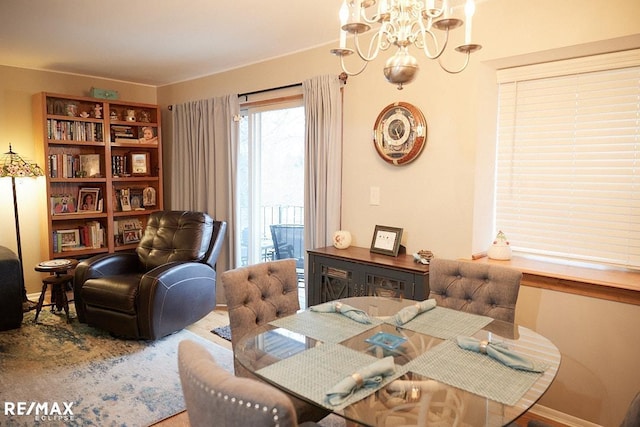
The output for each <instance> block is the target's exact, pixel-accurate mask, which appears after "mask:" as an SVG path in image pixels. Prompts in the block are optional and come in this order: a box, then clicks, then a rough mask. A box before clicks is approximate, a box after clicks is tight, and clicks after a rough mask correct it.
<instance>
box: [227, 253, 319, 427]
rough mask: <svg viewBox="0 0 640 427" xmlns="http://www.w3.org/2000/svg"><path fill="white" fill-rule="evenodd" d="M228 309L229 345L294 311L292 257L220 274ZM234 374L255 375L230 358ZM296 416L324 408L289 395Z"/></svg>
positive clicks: (308, 417)
mask: <svg viewBox="0 0 640 427" xmlns="http://www.w3.org/2000/svg"><path fill="white" fill-rule="evenodd" d="M220 281H221V282H222V287H223V289H224V295H225V298H226V301H227V311H228V312H229V326H230V327H231V346H232V347H233V349H234V351H235V350H236V345H237V344H238V342H240V340H241V338H242V337H243V336H245V335H246V334H247V333H249V332H250V331H252V330H254V329H255V328H257V327H259V326H261V325H264V324H265V323H269V322H271V321H272V320H275V319H278V318H281V317H284V316H289V315H292V314H295V313H296V312H297V311H298V310H299V309H300V302H299V300H298V279H297V275H296V261H295V259H292V258H291V259H283V260H276V261H269V262H263V263H260V264H253V265H249V266H245V267H239V268H236V269H234V270H228V271H225V272H223V273H221V274H220ZM234 368H235V373H236V376H241V377H248V378H254V379H257V377H256V376H255V375H253V374H252V373H251V372H249V371H248V370H247V369H245V368H244V367H243V366H242V365H240V363H239V362H238V360H237V359H234ZM292 401H293V404H294V406H295V408H296V413H297V415H298V419H299V420H300V421H301V422H303V421H318V420H320V419H321V418H323V417H325V416H326V415H327V414H328V411H326V410H324V409H321V408H319V407H317V406H315V405H312V404H309V403H306V402H304V401H302V400H299V399H296V398H294V397H292Z"/></svg>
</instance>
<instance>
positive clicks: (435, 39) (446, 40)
mask: <svg viewBox="0 0 640 427" xmlns="http://www.w3.org/2000/svg"><path fill="white" fill-rule="evenodd" d="M425 34H428V35H429V37H431V40H433V46H434V48H435V53H434V54H432V53H431V52H430V51H429V47H428V45H427V39H426V37H425ZM447 44H449V30H446V31H445V33H444V43H443V44H442V47H441V48H438V37H436V35H435V33H434V32H433V31H431V30H427V29H425V30H424V31H422V50H423V52H424V54H425V55H426V57H427V58H429V59H438V58H440V56H441V55H442V54H443V53H444V51H445V50H446V49H447Z"/></svg>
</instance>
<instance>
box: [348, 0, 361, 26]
mask: <svg viewBox="0 0 640 427" xmlns="http://www.w3.org/2000/svg"><path fill="white" fill-rule="evenodd" d="M360 6H361V5H360V0H352V1H351V2H349V9H350V13H349V23H357V22H360Z"/></svg>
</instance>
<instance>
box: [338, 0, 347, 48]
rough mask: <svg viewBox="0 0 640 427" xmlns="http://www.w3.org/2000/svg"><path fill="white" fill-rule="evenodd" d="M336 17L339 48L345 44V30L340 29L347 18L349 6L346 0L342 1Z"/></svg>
mask: <svg viewBox="0 0 640 427" xmlns="http://www.w3.org/2000/svg"><path fill="white" fill-rule="evenodd" d="M338 17H339V18H340V48H341V49H344V48H345V46H346V45H347V32H346V31H345V30H343V29H342V26H343V25H344V24H346V23H347V19H348V18H349V7H348V6H347V0H344V1H343V2H342V6H341V7H340V12H339V13H338Z"/></svg>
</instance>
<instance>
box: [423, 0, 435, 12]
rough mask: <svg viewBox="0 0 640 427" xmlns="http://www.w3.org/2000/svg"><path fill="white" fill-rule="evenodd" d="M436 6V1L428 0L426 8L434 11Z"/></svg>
mask: <svg viewBox="0 0 640 427" xmlns="http://www.w3.org/2000/svg"><path fill="white" fill-rule="evenodd" d="M435 6H436V0H427V1H426V3H425V7H426V8H427V10H431V9H434V8H435Z"/></svg>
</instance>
